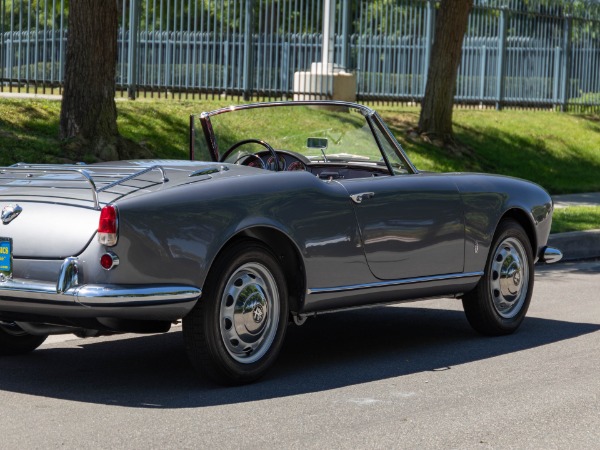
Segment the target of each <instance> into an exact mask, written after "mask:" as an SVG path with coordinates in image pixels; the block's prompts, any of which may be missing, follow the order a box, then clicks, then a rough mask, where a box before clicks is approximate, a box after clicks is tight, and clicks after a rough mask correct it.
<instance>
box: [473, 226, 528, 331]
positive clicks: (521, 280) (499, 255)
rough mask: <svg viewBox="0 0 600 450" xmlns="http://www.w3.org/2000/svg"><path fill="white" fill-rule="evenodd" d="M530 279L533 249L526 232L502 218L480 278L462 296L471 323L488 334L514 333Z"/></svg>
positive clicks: (525, 307)
mask: <svg viewBox="0 0 600 450" xmlns="http://www.w3.org/2000/svg"><path fill="white" fill-rule="evenodd" d="M533 281H534V268H533V251H532V248H531V244H530V241H529V238H528V237H527V233H525V230H524V229H523V227H522V226H521V225H519V224H518V223H517V222H515V221H514V220H511V219H508V220H504V221H502V222H501V223H500V225H499V226H498V230H497V231H496V235H495V237H494V240H493V242H492V247H491V249H490V254H489V256H488V260H487V263H486V266H485V271H484V275H483V277H482V278H481V280H480V281H479V283H478V284H477V287H476V288H475V289H474V290H473V291H471V292H469V293H468V294H465V296H464V297H463V307H464V309H465V313H466V315H467V319H468V321H469V323H470V324H471V326H472V327H473V328H474V329H475V330H477V331H478V332H480V333H482V334H487V335H492V336H498V335H503V334H510V333H512V332H514V331H515V330H516V329H517V328H518V327H519V326H520V325H521V322H522V321H523V319H524V318H525V314H526V313H527V309H528V308H529V303H530V301H531V294H532V292H533Z"/></svg>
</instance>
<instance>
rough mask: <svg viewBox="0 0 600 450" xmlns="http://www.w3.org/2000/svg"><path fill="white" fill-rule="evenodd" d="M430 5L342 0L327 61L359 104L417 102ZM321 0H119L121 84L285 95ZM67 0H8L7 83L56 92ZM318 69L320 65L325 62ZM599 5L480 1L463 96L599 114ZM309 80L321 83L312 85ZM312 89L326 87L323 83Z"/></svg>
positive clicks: (316, 57) (3, 34)
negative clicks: (349, 79)
mask: <svg viewBox="0 0 600 450" xmlns="http://www.w3.org/2000/svg"><path fill="white" fill-rule="evenodd" d="M436 9H437V8H436V3H435V1H434V0H378V1H358V0H335V26H334V36H333V40H332V44H333V60H334V62H335V63H336V65H337V66H339V67H342V68H344V69H346V70H347V71H351V72H353V73H354V74H355V75H356V94H357V98H358V99H359V100H361V101H389V102H418V101H420V99H421V98H422V96H423V94H424V91H425V83H426V74H427V69H428V64H429V55H430V50H431V45H432V42H433V40H434V39H435V36H434V23H435V16H436ZM323 26H324V20H323V0H122V8H121V29H120V32H119V39H118V45H119V61H118V66H117V74H116V77H117V78H116V79H117V85H118V86H119V89H120V90H122V91H127V92H128V93H129V95H130V96H131V97H134V96H137V95H144V96H147V95H152V96H154V95H159V96H163V95H177V96H186V95H198V94H200V95H206V96H208V95H211V96H215V95H227V96H240V97H241V96H243V97H245V98H256V97H269V98H290V97H292V96H293V95H294V90H295V89H296V91H298V87H297V86H296V88H295V86H294V74H295V73H296V72H300V71H308V70H310V69H311V66H312V67H313V68H314V67H315V66H313V63H315V62H320V61H321V60H322V54H321V51H322V30H323ZM67 29H68V2H67V0H0V82H1V83H2V86H3V89H4V90H7V89H8V90H13V91H14V90H16V91H24V90H25V91H29V90H36V91H37V92H39V91H40V90H41V91H42V92H44V91H46V90H48V89H53V88H56V89H58V90H60V88H61V83H62V77H63V66H64V57H65V48H66V35H67ZM323 67H324V66H321V70H325V69H324V68H323ZM599 72H600V5H599V4H598V2H597V1H590V2H587V3H586V2H568V1H564V0H563V1H558V0H555V1H553V0H537V1H529V2H520V1H516V0H476V1H475V7H474V10H473V11H472V13H471V16H470V19H469V26H468V31H467V35H466V36H465V40H464V44H463V52H462V61H461V64H460V68H459V75H458V79H457V85H456V96H455V99H456V102H457V103H466V104H484V105H492V106H496V107H503V106H511V105H516V106H525V107H554V108H559V109H561V110H565V109H578V110H583V109H586V108H587V109H590V110H597V109H600V73H599ZM314 90H315V89H314V86H313V91H314ZM316 91H317V92H316V93H317V94H318V95H321V96H323V97H328V96H331V95H332V92H331V85H330V84H329V83H322V84H321V85H319V86H317V88H316Z"/></svg>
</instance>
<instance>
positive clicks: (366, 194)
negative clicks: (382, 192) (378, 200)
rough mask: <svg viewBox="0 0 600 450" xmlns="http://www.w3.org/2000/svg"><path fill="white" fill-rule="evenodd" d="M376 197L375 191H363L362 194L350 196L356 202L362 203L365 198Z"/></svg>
mask: <svg viewBox="0 0 600 450" xmlns="http://www.w3.org/2000/svg"><path fill="white" fill-rule="evenodd" d="M373 197H375V192H361V193H360V194H352V195H351V196H350V198H351V199H352V201H353V202H354V203H362V201H363V200H366V199H369V198H373Z"/></svg>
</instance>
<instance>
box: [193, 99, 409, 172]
mask: <svg viewBox="0 0 600 450" xmlns="http://www.w3.org/2000/svg"><path fill="white" fill-rule="evenodd" d="M210 126H211V127H212V130H213V132H214V136H215V141H216V142H215V144H216V147H217V149H218V153H219V158H222V157H223V155H225V154H226V153H227V151H228V150H229V149H231V148H232V146H234V145H235V144H237V143H239V142H241V141H244V140H247V139H257V140H262V141H265V142H266V143H268V144H269V145H271V146H272V147H273V148H274V149H275V150H283V151H291V152H295V153H298V154H301V155H303V156H305V157H306V158H308V160H310V161H312V162H348V163H357V164H372V165H379V166H381V165H383V166H385V165H386V164H385V161H384V159H383V156H382V152H381V150H380V148H379V145H378V140H377V139H376V138H375V136H374V135H373V130H372V129H371V126H370V125H369V122H368V121H367V118H366V117H365V116H364V114H363V111H362V110H360V109H358V108H353V107H348V106H339V105H327V106H322V105H319V106H315V105H302V104H291V105H272V106H269V107H256V108H247V109H234V108H232V110H230V111H227V112H223V113H220V114H216V115H212V116H211V117H210ZM378 131H379V130H378ZM198 137H200V136H198ZM379 140H380V141H383V140H382V139H379ZM259 150H261V148H260V146H259V144H251V145H243V146H240V147H239V148H237V149H235V150H234V151H233V152H231V154H230V155H227V157H226V161H227V162H236V161H239V160H240V159H241V158H243V157H244V154H247V153H249V152H253V151H259ZM262 150H264V148H262ZM385 153H386V156H387V158H388V160H389V162H390V163H391V165H392V167H393V168H394V171H395V172H396V171H402V172H404V169H405V167H404V164H403V163H402V160H401V159H400V157H399V156H398V155H397V154H395V153H394V154H391V153H393V152H389V151H386V152H385Z"/></svg>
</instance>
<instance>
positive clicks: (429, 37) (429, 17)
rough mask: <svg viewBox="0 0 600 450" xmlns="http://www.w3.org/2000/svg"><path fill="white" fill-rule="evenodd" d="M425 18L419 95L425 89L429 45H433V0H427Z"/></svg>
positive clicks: (429, 54)
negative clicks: (421, 80) (422, 65)
mask: <svg viewBox="0 0 600 450" xmlns="http://www.w3.org/2000/svg"><path fill="white" fill-rule="evenodd" d="M425 20H426V24H425V67H424V68H423V78H422V79H423V83H422V86H421V95H425V89H426V87H427V74H428V73H429V63H430V59H431V46H432V45H433V38H434V35H433V34H434V32H435V0H427V14H426V19H425Z"/></svg>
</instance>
